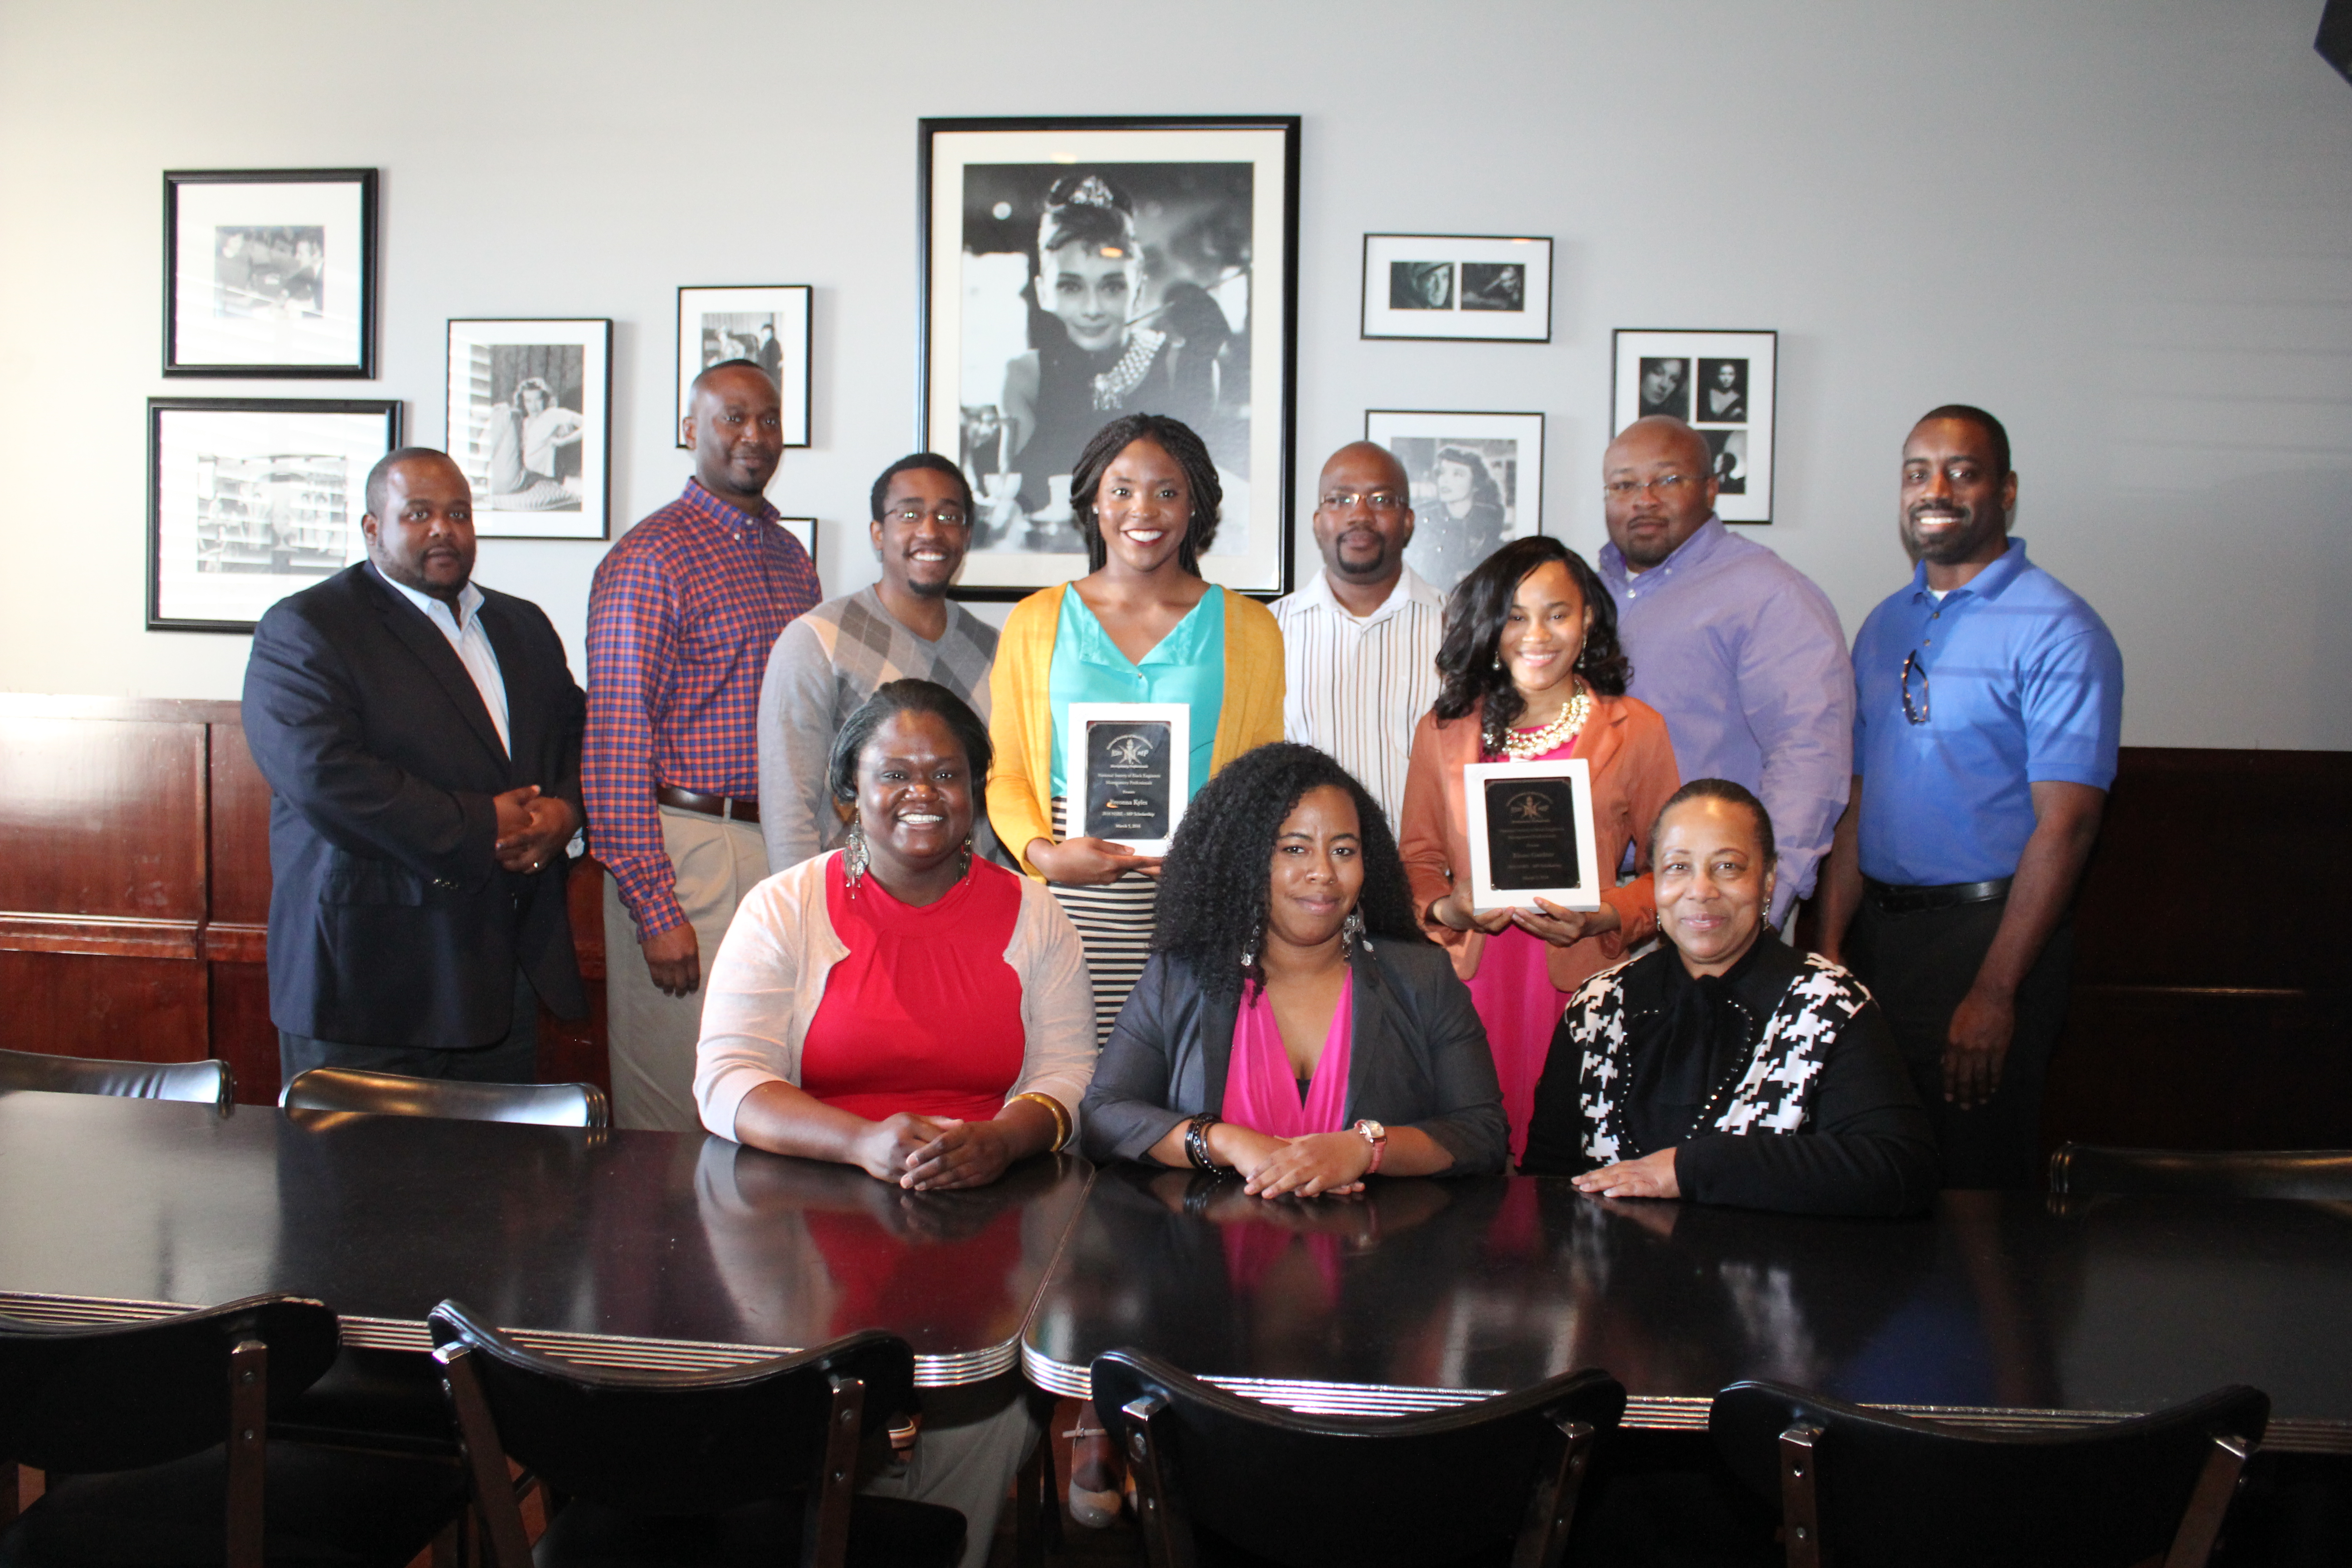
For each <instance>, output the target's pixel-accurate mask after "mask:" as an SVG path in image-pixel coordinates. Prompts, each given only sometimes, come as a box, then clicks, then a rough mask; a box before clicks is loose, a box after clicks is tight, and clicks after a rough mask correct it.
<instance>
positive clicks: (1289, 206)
mask: <svg viewBox="0 0 2352 1568" xmlns="http://www.w3.org/2000/svg"><path fill="white" fill-rule="evenodd" d="M1300 122H1301V117H1300V116H1298V115H1296V114H1110V115H1014V116H987V117H982V118H976V119H973V118H966V119H931V118H925V119H921V120H918V121H916V122H915V446H914V449H915V450H916V451H918V452H922V451H928V450H929V449H930V448H929V442H930V406H931V142H932V140H933V138H935V137H937V136H939V135H940V133H942V132H948V133H955V132H986V131H1279V132H1282V181H1283V193H1282V196H1283V199H1282V255H1283V268H1282V327H1283V331H1282V345H1281V353H1282V409H1281V413H1280V419H1281V429H1282V464H1281V469H1282V471H1281V474H1280V477H1279V478H1280V484H1281V489H1280V492H1279V494H1280V501H1279V510H1278V511H1277V513H1276V529H1277V532H1278V534H1279V537H1278V538H1277V539H1276V542H1275V552H1274V556H1275V563H1276V571H1277V572H1278V573H1279V574H1280V576H1281V582H1280V585H1279V586H1277V587H1276V588H1272V589H1262V588H1250V589H1236V590H1234V591H1235V592H1236V593H1242V594H1245V595H1247V596H1249V597H1250V598H1253V599H1257V600H1261V601H1265V600H1272V599H1278V598H1280V597H1282V596H1283V595H1286V594H1287V593H1289V592H1290V591H1291V588H1292V584H1294V583H1295V582H1296V581H1297V577H1296V574H1295V573H1294V570H1293V567H1292V561H1291V557H1292V556H1293V554H1294V553H1295V552H1296V551H1297V511H1298V497H1297V488H1298V480H1297V475H1298V143H1299V126H1300ZM1261 347H1262V345H1259V344H1257V343H1255V342H1253V343H1252V345H1251V353H1253V354H1255V353H1258V352H1260V349H1261ZM950 460H953V459H952V458H950ZM1256 489H1257V481H1256V479H1255V476H1253V477H1252V481H1251V491H1252V493H1253V494H1255V492H1256ZM1059 585H1060V584H1058V583H1037V584H1031V585H1029V586H1027V587H1001V586H991V587H966V586H965V585H963V584H961V583H958V584H953V585H951V586H950V588H949V589H948V595H949V596H950V598H955V599H962V600H969V601H979V602H990V601H992V602H997V603H1012V602H1014V601H1017V600H1021V599H1025V598H1027V597H1028V596H1029V595H1032V594H1034V593H1036V592H1037V591H1038V590H1039V589H1041V588H1051V587H1058V586H1059Z"/></svg>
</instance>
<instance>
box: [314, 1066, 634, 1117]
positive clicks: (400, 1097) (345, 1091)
mask: <svg viewBox="0 0 2352 1568" xmlns="http://www.w3.org/2000/svg"><path fill="white" fill-rule="evenodd" d="M278 1104H279V1105H280V1106H283V1107H284V1108H285V1109H286V1110H346V1111H348V1110H358V1111H367V1112H371V1113H374V1114H378V1115H384V1116H444V1117H448V1118H450V1119H451V1120H453V1121H521V1122H529V1123H531V1124H533V1125H536V1126H540V1127H610V1126H611V1125H612V1124H613V1108H612V1104H611V1102H610V1101H609V1100H606V1099H605V1097H604V1090H603V1089H599V1088H597V1087H596V1086H595V1085H594V1084H593V1083H461V1082H458V1081H456V1080H454V1079H434V1078H405V1077H403V1076H402V1075H401V1074H399V1073H389V1072H364V1071H362V1070H361V1069H359V1068H311V1069H310V1071H308V1072H305V1073H298V1074H296V1075H295V1078H294V1081H293V1082H291V1083H289V1084H288V1085H287V1086H286V1089H285V1092H284V1093H282V1094H280V1095H279V1096H278Z"/></svg>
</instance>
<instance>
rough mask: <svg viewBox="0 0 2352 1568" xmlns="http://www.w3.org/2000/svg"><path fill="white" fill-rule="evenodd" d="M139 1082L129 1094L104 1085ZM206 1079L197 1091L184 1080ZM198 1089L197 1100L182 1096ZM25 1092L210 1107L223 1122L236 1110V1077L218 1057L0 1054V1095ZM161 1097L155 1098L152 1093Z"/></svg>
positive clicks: (16, 1052) (30, 1052)
mask: <svg viewBox="0 0 2352 1568" xmlns="http://www.w3.org/2000/svg"><path fill="white" fill-rule="evenodd" d="M125 1078H131V1079H141V1078H143V1079H145V1080H146V1081H145V1082H144V1083H143V1084H141V1085H137V1086H134V1087H131V1088H127V1089H125V1088H116V1087H111V1086H110V1083H109V1082H108V1081H107V1080H110V1079H115V1080H120V1079H125ZM191 1079H210V1080H211V1081H210V1082H208V1083H205V1084H202V1085H195V1084H192V1083H191V1082H190V1081H189V1080H191ZM198 1087H200V1088H202V1089H204V1092H203V1093H202V1094H195V1095H192V1094H189V1093H186V1092H174V1091H175V1090H180V1091H184V1090H186V1089H191V1088H198ZM10 1089H28V1090H33V1091H37V1092H39V1093H44V1094H102V1095H110V1096H112V1097H113V1098H115V1099H118V1100H170V1101H173V1102H175V1103H177V1104H182V1105H209V1106H211V1107H212V1108H213V1109H214V1110H215V1111H217V1112H219V1113H220V1114H221V1115H223V1116H226V1115H227V1114H228V1113H229V1111H230V1110H232V1109H233V1108H234V1107H235V1106H236V1073H235V1072H234V1071H232V1070H231V1069H230V1068H229V1065H228V1063H226V1061H223V1060H222V1059H221V1058H218V1057H198V1058H194V1059H193V1060H190V1061H179V1062H147V1061H118V1060H115V1059H113V1058H107V1057H68V1056H58V1055H52V1054H51V1053H49V1052H47V1051H12V1050H0V1092H5V1091H6V1090H10ZM159 1090H160V1091H162V1092H157V1091H159Z"/></svg>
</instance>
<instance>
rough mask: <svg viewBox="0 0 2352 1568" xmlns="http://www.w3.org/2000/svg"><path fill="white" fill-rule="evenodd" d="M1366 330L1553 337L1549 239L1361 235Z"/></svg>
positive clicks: (1489, 338) (1375, 334)
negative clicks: (1362, 238)
mask: <svg viewBox="0 0 2352 1568" xmlns="http://www.w3.org/2000/svg"><path fill="white" fill-rule="evenodd" d="M1363 335H1364V336H1365V337H1368V338H1453V339H1456V340H1461V341H1465V342H1499V343H1548V342H1551V241H1550V239H1549V238H1548V237H1533V236H1530V237H1524V238H1510V237H1502V236H1489V235H1476V234H1368V235H1366V236H1364V327H1363Z"/></svg>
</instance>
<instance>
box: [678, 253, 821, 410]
mask: <svg viewBox="0 0 2352 1568" xmlns="http://www.w3.org/2000/svg"><path fill="white" fill-rule="evenodd" d="M815 293H816V290H815V289H813V288H811V287H810V286H809V285H808V284H805V283H770V284H757V285H748V286H746V287H743V288H738V289H716V288H713V289H679V290H678V291H677V426H676V435H677V444H678V446H679V447H684V446H685V445H686V413H687V407H686V400H687V389H688V387H690V386H692V385H693V384H694V378H695V377H696V376H698V375H700V374H702V373H703V372H704V371H706V370H709V368H710V367H711V366H712V365H714V364H722V363H725V362H727V361H728V360H730V359H747V360H750V361H751V363H753V364H756V365H758V366H759V367H760V368H761V370H764V371H766V372H767V373H768V375H769V377H770V379H772V380H773V381H774V382H775V384H776V390H777V392H778V393H780V394H781V395H782V403H783V418H784V445H785V446H787V447H805V446H807V445H808V444H809V315H810V306H811V301H812V300H813V299H814V296H815Z"/></svg>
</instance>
